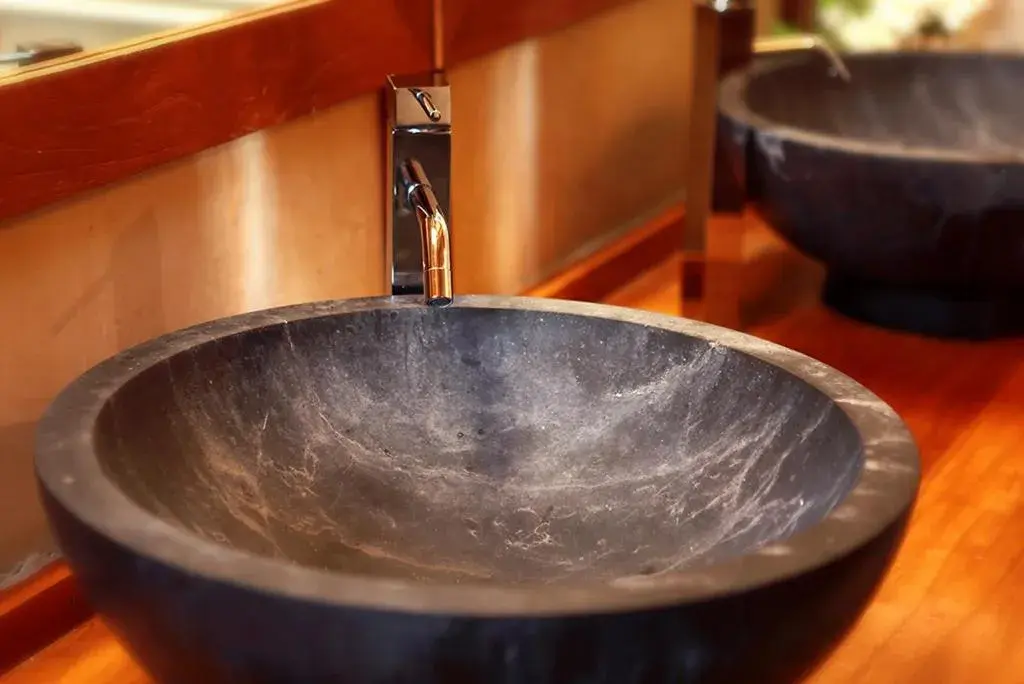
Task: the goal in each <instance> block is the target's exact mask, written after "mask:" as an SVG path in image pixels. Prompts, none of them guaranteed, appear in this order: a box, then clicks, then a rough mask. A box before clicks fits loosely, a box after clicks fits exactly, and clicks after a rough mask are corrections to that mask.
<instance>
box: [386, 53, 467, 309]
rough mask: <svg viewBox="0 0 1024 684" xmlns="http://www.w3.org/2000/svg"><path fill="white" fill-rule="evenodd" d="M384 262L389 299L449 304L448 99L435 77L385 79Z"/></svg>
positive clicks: (440, 80) (439, 75) (442, 80)
mask: <svg viewBox="0 0 1024 684" xmlns="http://www.w3.org/2000/svg"><path fill="white" fill-rule="evenodd" d="M386 104H387V124H388V131H387V134H386V136H385V137H386V139H387V160H386V163H387V167H386V168H387V170H388V173H389V174H390V178H389V180H388V183H389V185H390V189H391V192H390V195H389V197H388V199H387V202H386V206H387V209H386V213H387V232H386V236H387V237H386V240H385V242H386V245H385V263H386V265H387V268H386V272H387V279H388V287H389V288H390V292H391V294H392V295H403V294H417V295H423V297H424V299H425V301H426V303H427V304H428V305H429V306H448V305H449V304H451V303H452V297H453V294H452V293H453V291H452V257H451V228H450V223H449V221H448V219H447V217H448V216H449V215H450V208H451V207H450V205H451V198H450V190H449V185H450V181H451V98H450V95H449V89H448V83H447V81H446V79H445V77H444V74H443V73H441V72H432V73H428V74H422V75H414V76H404V77H396V76H389V77H388V87H387V89H386Z"/></svg>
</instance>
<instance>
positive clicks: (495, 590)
mask: <svg viewBox="0 0 1024 684" xmlns="http://www.w3.org/2000/svg"><path fill="white" fill-rule="evenodd" d="M423 306H424V305H423V303H422V300H421V298H420V297H415V296H403V297H369V298H359V299H344V300H332V301H324V302H314V303H304V304H297V305H290V306H283V307H277V308H273V309H267V310H262V311H256V312H251V313H245V314H241V315H237V316H231V317H227V318H222V319H218V320H215V321H211V322H206V323H201V324H199V325H195V326H191V327H188V328H184V329H182V330H178V331H175V332H171V333H168V334H166V335H163V336H160V337H157V338H155V339H152V340H150V341H148V342H144V343H142V344H140V345H138V346H136V347H133V348H130V349H128V350H125V351H123V352H121V353H119V354H117V355H115V356H113V357H111V358H109V359H107V360H105V361H102V362H100V363H99V364H98V365H96V366H94V367H93V368H92V369H90V370H88V371H86V372H85V373H84V374H82V375H80V376H79V377H77V378H76V379H75V380H73V381H72V382H71V383H70V384H68V385H67V386H66V387H65V388H64V390H62V391H61V392H60V393H59V394H58V396H57V397H56V398H55V399H54V400H53V402H52V403H51V404H50V406H49V407H48V408H47V410H46V411H45V412H44V414H43V416H42V418H41V419H40V421H39V425H38V428H37V436H36V454H35V469H36V477H37V480H38V482H39V485H40V486H41V487H42V488H43V489H44V490H45V491H46V493H47V494H48V495H49V496H50V497H51V499H52V500H53V501H54V502H56V503H57V504H58V505H59V506H61V507H62V508H63V509H65V511H66V512H67V513H69V514H70V515H71V516H73V517H74V518H75V519H76V520H78V521H79V523H81V524H84V525H85V526H86V527H88V528H89V529H90V530H92V531H93V532H94V533H96V534H98V535H99V536H101V537H103V538H105V539H107V540H112V541H114V542H115V543H117V544H119V545H121V546H123V547H126V548H128V549H130V550H131V551H132V552H133V553H135V554H137V555H140V556H143V557H145V558H147V559H149V560H151V561H155V562H157V563H160V564H163V565H167V566H171V567H174V568H177V569H178V570H181V571H184V572H188V573H190V574H193V575H197V576H199V577H202V578H204V579H206V580H212V581H214V582H219V583H224V584H228V585H234V586H242V587H244V588H245V589H246V590H249V591H257V592H261V593H265V594H271V595H276V596H279V597H282V598H289V599H292V600H300V601H309V602H314V603H323V604H329V605H334V606H338V607H349V608H352V607H359V608H366V609H384V610H392V611H401V612H406V613H428V614H438V613H441V614H459V615H475V616H481V617H483V616H542V615H555V614H557V615H569V614H583V613H594V612H608V611H621V610H636V609H643V608H653V607H658V606H665V605H669V604H680V603H688V602H698V601H706V600H709V599H712V598H715V597H720V596H723V595H728V594H734V593H739V592H741V591H747V590H752V589H755V588H757V587H760V586H764V585H766V584H773V583H776V582H779V581H782V580H785V579H788V578H793V577H796V576H798V575H802V574H805V573H807V572H809V571H810V570H812V569H814V568H817V567H821V566H824V565H827V564H829V563H831V562H834V561H837V560H839V559H840V558H842V557H843V556H845V555H847V554H849V553H851V552H853V551H854V550H856V549H857V548H859V547H861V546H864V545H865V544H867V543H869V542H870V541H871V540H872V539H874V538H876V537H878V536H880V535H882V534H883V533H884V532H885V531H886V530H888V529H889V528H891V527H892V526H894V525H898V524H900V522H901V521H902V520H903V519H904V517H905V516H906V515H908V514H909V511H910V509H911V508H912V506H913V503H914V500H915V499H916V496H917V490H918V486H919V481H920V463H919V458H918V451H917V446H916V444H915V442H914V439H913V437H912V436H911V434H910V432H909V430H908V428H907V427H906V425H905V424H904V422H903V421H902V420H901V419H900V417H899V416H898V415H897V414H896V413H895V411H894V410H893V409H892V408H891V407H889V406H888V404H886V403H884V402H883V401H882V400H881V399H879V398H878V397H877V396H876V395H874V394H873V393H872V392H870V391H869V390H868V389H866V388H865V387H863V386H862V385H860V384H859V383H857V382H856V381H854V380H853V379H852V378H850V377H848V376H846V375H845V374H842V373H840V372H838V371H837V370H835V369H833V368H831V367H829V366H827V365H825V364H823V363H821V362H819V361H817V360H814V359H812V358H810V357H808V356H805V355H803V354H801V353H799V352H796V351H794V350H791V349H788V348H786V347H782V346H780V345H777V344H775V343H772V342H768V341H765V340H762V339H759V338H756V337H753V336H751V335H748V334H745V333H741V332H737V331H734V330H729V329H726V328H721V327H718V326H714V325H711V324H708V323H703V322H699V321H694V320H690V319H686V318H680V317H675V316H668V315H663V314H655V313H649V312H645V311H640V310H634V309H626V308H621V307H614V306H609V305H603V304H590V303H583V302H574V301H567V300H556V299H540V298H530V297H503V296H489V295H471V296H461V297H457V298H456V300H455V303H454V304H453V305H452V306H453V308H465V309H508V310H526V311H531V312H538V313H550V314H568V315H577V316H584V317H597V318H601V319H606V320H611V321H617V322H621V323H627V324H639V325H645V326H651V327H656V328H660V329H663V330H666V331H669V332H676V333H680V334H683V335H687V336H690V337H694V338H698V339H703V340H706V341H709V342H711V343H714V344H719V345H722V346H725V347H728V348H730V349H733V350H735V351H737V352H740V353H744V354H747V355H749V356H752V357H755V358H758V359H761V360H762V361H765V362H767V363H769V364H771V365H773V366H776V367H778V368H780V369H781V370H783V371H784V372H787V373H789V374H791V375H793V376H794V377H796V378H797V379H800V380H802V381H803V382H805V383H807V384H809V385H811V386H812V387H814V388H816V389H818V390H819V391H820V392H822V393H823V394H825V395H826V396H827V397H828V398H829V399H830V400H831V401H833V402H835V403H836V404H837V405H838V406H839V407H840V408H841V409H842V410H843V411H844V412H845V413H846V415H847V416H848V418H849V419H850V421H851V422H852V424H853V426H854V428H855V429H856V430H857V433H858V435H859V436H860V438H861V440H862V443H863V444H864V464H865V465H864V467H863V468H862V469H861V472H860V474H859V477H858V480H857V482H856V484H855V485H854V486H853V488H852V489H851V490H850V491H849V492H848V493H847V495H846V496H845V497H844V498H843V499H841V500H840V502H839V503H838V504H837V505H836V507H835V508H833V510H832V511H830V512H829V513H828V514H827V515H826V516H825V517H824V518H823V519H822V520H820V521H818V522H816V523H814V524H813V525H811V526H809V527H807V528H805V529H804V530H802V531H800V532H798V533H797V534H795V535H792V536H790V537H787V538H785V539H784V540H781V541H776V542H771V543H769V544H767V545H766V546H763V547H761V548H759V549H757V550H755V551H752V552H749V553H746V554H744V555H741V556H736V557H731V558H727V559H723V560H720V561H717V562H707V563H705V564H700V563H698V564H697V565H695V566H694V567H692V568H688V569H685V570H683V571H681V572H673V573H670V574H665V575H652V576H639V577H632V578H623V579H622V580H613V581H612V582H598V581H593V582H582V583H579V584H574V585H565V584H558V585H540V584H530V585H500V584H490V585H479V584H438V583H416V582H413V581H410V580H400V579H392V578H379V577H373V576H369V575H360V574H349V573H344V572H337V571H327V570H319V569H316V568H312V567H308V566H302V565H298V564H295V563H292V562H289V561H285V560H279V559H274V558H270V557H266V556H260V555H256V554H253V553H250V552H246V551H242V550H236V549H230V548H227V547H224V546H221V545H220V544H217V543H215V542H213V541H208V540H206V539H203V538H201V537H199V536H198V535H195V534H193V533H192V532H189V531H188V530H186V529H184V528H182V527H178V526H176V525H174V524H173V523H171V522H167V521H164V520H162V519H160V518H158V517H157V516H155V515H153V514H151V513H149V512H148V511H146V510H144V509H143V508H142V507H141V506H139V505H138V504H136V503H135V502H134V501H132V500H131V499H130V498H129V497H128V496H127V495H126V494H124V493H123V492H122V491H121V490H120V489H119V488H118V487H117V486H116V485H115V484H114V483H113V482H112V481H111V480H109V479H108V478H107V477H106V476H105V475H104V474H103V472H102V467H101V465H100V462H99V458H98V456H97V453H96V451H95V449H94V445H93V439H92V438H93V432H94V426H95V423H96V419H97V417H98V415H99V412H100V410H101V409H102V407H103V406H104V404H105V403H106V401H107V400H108V398H109V397H110V396H111V395H112V394H113V393H114V392H116V391H117V389H118V388H119V387H120V386H122V385H123V384H124V383H125V382H126V381H127V380H129V379H130V378H132V377H134V376H135V375H137V374H138V373H139V372H141V371H142V370H144V369H145V368H148V367H149V366H151V365H153V364H155V363H158V362H160V361H162V360H163V359H166V358H168V357H170V356H173V355H174V354H177V353H179V352H181V351H183V350H185V349H188V348H190V347H194V346H196V345H198V344H202V343H205V342H209V341H212V340H214V339H217V338H221V337H225V336H228V335H232V334H236V333H240V332H244V331H248V330H253V329H258V328H261V327H267V326H273V325H276V324H281V323H285V322H288V323H291V322H295V321H301V320H305V319H312V318H319V317H325V316H336V315H343V314H350V313H356V312H360V311H369V310H375V309H388V310H403V309H413V308H422V307H423Z"/></svg>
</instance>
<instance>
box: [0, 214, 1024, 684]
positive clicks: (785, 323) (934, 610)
mask: <svg viewBox="0 0 1024 684" xmlns="http://www.w3.org/2000/svg"><path fill="white" fill-rule="evenodd" d="M755 232H756V231H755ZM746 249H747V252H748V254H747V256H746V257H745V258H746V259H747V260H748V261H752V262H756V264H754V265H751V266H750V268H749V269H748V271H746V272H745V273H744V275H743V279H744V280H746V281H747V282H748V284H749V283H750V282H752V281H756V280H758V279H760V281H759V282H760V283H761V285H763V284H764V282H765V279H774V280H777V281H783V282H785V283H789V284H790V285H792V283H800V284H801V285H803V286H805V287H804V289H803V290H802V292H803V294H800V293H794V292H789V293H788V294H787V293H783V295H780V296H779V297H777V298H775V299H772V298H769V297H762V300H763V301H762V305H761V306H760V307H759V308H758V307H755V309H756V311H754V313H753V317H756V318H758V319H759V320H758V321H757V322H754V323H752V324H750V325H749V326H747V329H748V330H751V331H752V332H754V333H756V334H757V335H759V336H762V337H765V338H767V339H771V340H774V341H777V342H780V343H782V344H785V345H787V346H789V347H792V348H794V349H797V350H799V351H802V352H804V353H807V354H810V355H811V356H814V357H816V358H818V359H820V360H822V361H824V362H826V363H828V364H831V365H833V366H835V367H837V368H839V369H841V370H843V371H844V372H846V373H848V374H850V375H851V376H853V377H854V378H856V379H857V380H859V381H861V382H862V383H864V384H865V385H867V386H868V387H870V388H871V389H872V390H874V391H875V392H877V393H878V394H879V395H880V396H881V397H882V398H883V399H885V400H886V401H888V402H889V403H890V404H892V406H893V407H894V408H895V409H896V410H897V411H898V412H899V413H900V414H901V415H902V416H903V417H904V419H905V420H906V421H907V422H908V423H909V425H910V428H911V430H912V431H913V432H914V435H915V436H916V438H917V440H918V443H919V445H920V447H921V452H922V459H923V472H924V482H923V485H922V489H921V495H920V499H919V503H918V506H917V508H916V512H915V515H914V517H913V520H912V522H911V526H910V531H909V534H908V537H907V539H906V542H905V543H904V545H903V548H902V550H901V552H900V554H899V557H898V559H897V561H896V563H895V565H894V567H893V568H892V570H891V572H890V574H889V576H888V578H887V580H886V582H885V583H884V585H883V587H882V588H881V590H880V592H879V594H878V596H877V597H876V600H875V601H874V603H873V604H872V605H871V607H870V608H869V609H868V611H867V612H866V613H865V615H864V616H863V618H862V620H861V622H860V623H859V625H858V626H857V627H856V628H855V629H854V631H853V632H852V633H851V634H850V636H849V637H848V638H847V639H846V640H845V642H844V643H843V644H842V645H841V646H840V647H839V649H838V650H837V651H836V652H835V654H834V655H833V656H832V658H831V659H830V660H829V661H828V662H827V663H826V664H825V665H824V666H823V667H822V668H821V670H820V671H819V672H818V673H817V674H816V675H814V676H813V677H812V678H811V680H810V681H811V683H812V684H838V683H850V684H852V683H854V682H857V683H859V682H901V683H902V682H908V683H909V682H925V681H934V682H936V683H950V684H960V683H961V682H962V683H965V684H973V683H975V682H984V683H985V684H1020V683H1021V682H1024V458H1022V457H1021V454H1020V453H1019V452H1020V449H1021V445H1024V340H1014V341H1005V342H995V343H984V344H970V343H955V342H941V341H935V340H927V339H922V338H918V337H915V336H912V335H902V334H896V333H892V332H887V331H883V330H879V329H875V328H871V327H868V326H864V325H861V324H858V323H855V322H852V321H849V320H846V319H844V318H842V317H840V316H838V315H836V314H834V313H831V312H829V311H827V310H825V309H824V308H823V307H821V306H820V305H819V304H817V303H816V302H815V301H814V299H813V296H812V297H811V298H808V293H811V294H812V295H813V291H814V285H815V277H816V276H815V275H814V273H813V269H811V270H808V269H810V268H811V267H809V266H808V265H807V264H806V262H803V261H802V260H800V259H797V258H796V257H795V256H793V255H792V254H791V253H788V251H787V250H784V249H783V248H782V247H780V246H779V244H778V243H777V241H774V240H773V239H772V238H770V237H768V236H767V235H766V234H764V233H761V234H759V235H755V236H754V239H753V240H752V241H751V240H748V241H747V242H746ZM676 269H677V264H675V263H674V262H668V263H666V264H663V265H662V266H659V267H657V268H655V269H653V270H651V271H649V272H647V273H646V274H644V275H642V276H641V277H639V278H637V279H636V280H635V281H633V282H631V283H630V284H628V285H627V286H625V287H623V288H622V289H620V290H618V291H617V292H615V293H614V294H613V295H611V296H610V297H609V298H608V301H609V302H611V303H615V304H622V305H628V306H635V307H638V308H646V309H652V310H661V311H666V312H677V311H678V294H677V293H678V290H677V286H676V278H675V275H676V273H677V270H676ZM761 285H759V286H758V288H757V290H758V291H759V292H760V291H762V290H764V288H763V287H761ZM783 289H785V288H783ZM790 289H792V288H790ZM780 301H781V302H783V304H780ZM773 309H774V311H773ZM780 312H782V313H780ZM39 682H45V683H46V684H58V683H60V684H151V683H150V680H149V679H148V678H147V677H146V676H145V674H144V673H143V672H142V671H141V670H140V669H139V668H138V667H137V666H136V665H135V664H134V663H133V662H132V661H131V659H130V658H129V657H128V655H127V654H126V653H125V652H124V651H123V650H122V649H121V648H120V647H119V646H118V645H117V644H116V642H115V641H114V640H113V637H112V636H111V635H110V632H109V631H107V629H106V628H105V627H104V626H103V625H102V623H101V622H99V621H98V620H96V619H93V620H91V621H89V622H86V623H85V624H84V625H82V626H81V627H79V628H78V629H77V630H75V631H74V632H72V633H71V634H69V635H67V636H66V637H64V638H63V639H61V640H60V641H57V642H56V643H54V644H52V645H51V646H50V647H48V648H47V649H45V650H44V651H42V652H41V653H39V654H38V655H36V656H35V657H33V658H32V659H30V660H28V661H26V662H24V663H22V664H21V665H20V666H19V667H17V668H16V669H14V670H12V671H11V672H10V673H8V675H7V676H5V677H2V678H0V684H37V683H39Z"/></svg>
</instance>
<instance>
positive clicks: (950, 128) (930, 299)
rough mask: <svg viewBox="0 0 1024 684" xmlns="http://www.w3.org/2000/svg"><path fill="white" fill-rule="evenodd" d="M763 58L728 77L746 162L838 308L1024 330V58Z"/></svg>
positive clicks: (879, 319)
mask: <svg viewBox="0 0 1024 684" xmlns="http://www.w3.org/2000/svg"><path fill="white" fill-rule="evenodd" d="M846 61H847V64H848V66H849V68H850V72H851V74H852V80H851V82H850V83H848V84H847V83H844V82H842V81H841V80H839V79H836V78H832V77H830V76H829V74H828V71H827V69H825V68H823V67H822V65H821V64H820V62H818V61H817V60H816V59H812V58H797V59H782V60H771V61H763V62H758V63H757V64H756V65H755V66H753V67H751V68H750V69H748V70H746V71H743V72H739V73H735V74H733V75H731V76H729V77H728V78H726V79H725V81H724V82H723V84H722V88H721V92H720V113H721V123H722V126H723V128H724V131H725V134H726V135H727V137H728V139H730V140H732V141H733V142H734V143H735V145H734V147H733V149H732V163H733V165H734V167H735V170H737V171H738V172H741V173H745V175H746V178H747V182H748V185H749V189H750V192H751V194H752V195H753V196H754V198H756V199H757V200H758V202H759V204H760V207H761V209H762V211H763V212H764V213H765V214H766V215H767V217H768V219H769V220H770V222H771V223H772V225H773V226H774V227H775V228H776V229H777V230H779V231H780V233H781V234H782V235H784V236H785V237H786V238H788V239H789V240H790V241H791V242H792V243H793V244H794V245H795V246H796V247H798V248H800V249H801V250H803V251H805V252H807V253H808V254H810V255H811V256H813V257H815V258H817V259H819V260H821V261H822V262H824V264H825V265H826V266H827V268H828V270H829V283H828V285H827V287H826V293H825V294H826V301H828V302H829V303H831V304H833V305H834V306H836V307H837V308H838V309H840V310H842V311H844V312H846V313H848V314H851V315H853V316H856V317H858V318H862V319H865V320H868V321H871V322H874V323H878V324H881V325H885V326H889V327H894V328H900V329H907V330H915V331H918V332H923V333H928V334H935V335H943V336H946V335H949V336H965V337H982V338H983V337H990V336H995V335H1001V334H1007V333H1009V334H1015V333H1018V332H1021V331H1022V330H1024V307H1022V306H1021V305H1020V302H1021V301H1022V297H1024V126H1022V125H1021V121H1020V109H1021V102H1022V101H1024V100H1022V95H1021V93H1022V92H1024V90H1022V87H1024V59H1022V58H1020V57H1011V56H1002V55H993V54H985V55H978V54H944V53H935V54H929V53H920V54H916V53H885V54H864V55H851V56H848V57H847V58H846Z"/></svg>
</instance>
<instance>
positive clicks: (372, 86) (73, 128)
mask: <svg viewBox="0 0 1024 684" xmlns="http://www.w3.org/2000/svg"><path fill="white" fill-rule="evenodd" d="M432 42H433V5H432V0H320V1H318V2H302V3H298V4H297V5H284V6H280V7H277V8H273V9H270V10H265V11H262V12H258V13H254V14H252V15H246V16H244V17H243V18H240V19H234V20H229V21H225V22H222V23H219V24H216V25H213V26H208V27H202V28H199V29H195V30H191V31H182V32H175V33H173V34H168V35H165V36H159V37H154V38H152V39H149V40H142V41H138V42H136V43H134V44H132V45H130V46H127V47H123V48H119V49H114V50H110V51H107V52H101V53H98V54H95V55H85V56H82V57H79V58H72V59H68V60H65V61H63V62H61V63H59V64H55V65H53V66H50V67H46V68H42V69H33V70H31V71H28V72H26V73H25V74H24V75H21V76H15V77H13V78H11V79H9V80H7V81H5V82H3V83H2V85H0V219H4V218H9V217H12V216H15V215H18V214H21V213H24V212H28V211H32V210H34V209H37V208H40V207H42V206H44V205H47V204H50V203H52V202H54V201H57V200H60V199H63V198H65V197H67V196H69V195H73V194H75V193H79V192H82V191H85V190H89V189H92V188H96V187H99V186H102V185H105V184H107V183H111V182H113V181H116V180H119V179H122V178H125V177H128V176H132V175H135V174H137V173H140V172H142V171H145V170H147V169H149V168H151V167H154V166H157V165H160V164H163V163H166V162H169V161H172V160H175V159H179V158H182V157H186V156H189V155H192V154H195V153H197V152H200V151H202V150H205V149H208V148H210V147H214V146H216V145H219V144H222V143H225V142H228V141H230V140H232V139H235V138H238V137H241V136H244V135H246V134H248V133H252V132H254V131H258V130H260V129H262V128H266V127H269V126H274V125H277V124H281V123H284V122H286V121H289V120H291V119H294V118H297V117H300V116H305V115H307V114H311V113H313V112H315V111H317V110H320V109H324V108H327V107H330V106H332V105H334V104H337V103H339V102H342V101H344V100H347V99H349V98H352V97H354V96H356V95H360V94H364V93H367V92H372V91H373V90H376V89H379V88H381V87H383V84H384V77H385V76H386V75H387V73H389V72H415V71H423V70H427V69H430V68H431V66H432V56H433V55H432V53H433V45H432Z"/></svg>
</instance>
